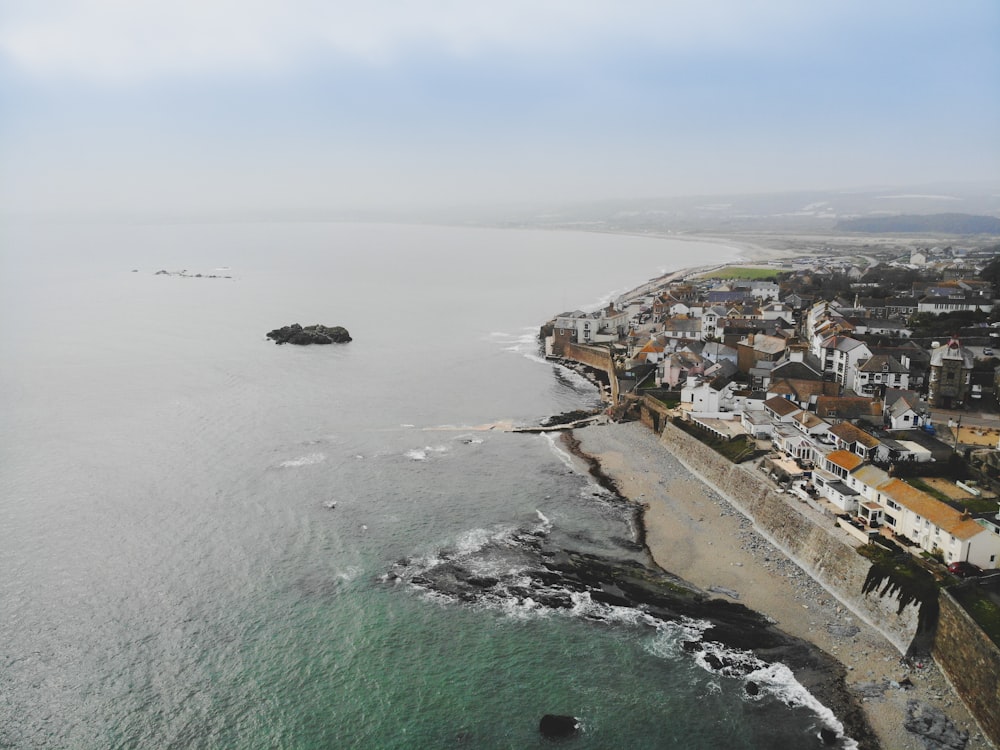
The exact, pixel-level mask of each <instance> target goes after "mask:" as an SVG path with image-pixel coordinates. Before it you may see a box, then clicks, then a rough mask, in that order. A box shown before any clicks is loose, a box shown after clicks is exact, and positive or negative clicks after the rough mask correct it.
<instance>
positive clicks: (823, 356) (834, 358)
mask: <svg viewBox="0 0 1000 750" xmlns="http://www.w3.org/2000/svg"><path fill="white" fill-rule="evenodd" d="M817 356H818V357H819V359H820V361H821V362H822V363H823V372H824V373H826V374H829V375H830V376H831V377H832V378H833V379H834V380H835V381H837V382H838V383H840V384H841V385H842V386H844V387H845V388H849V389H852V390H853V389H854V372H855V366H856V365H857V363H858V360H860V359H870V358H871V356H872V351H871V349H869V348H868V345H867V344H865V343H864V342H863V341H858V340H857V339H852V338H849V337H847V336H830V337H829V338H827V339H825V340H824V341H823V343H822V344H821V345H820V347H819V353H818V354H817Z"/></svg>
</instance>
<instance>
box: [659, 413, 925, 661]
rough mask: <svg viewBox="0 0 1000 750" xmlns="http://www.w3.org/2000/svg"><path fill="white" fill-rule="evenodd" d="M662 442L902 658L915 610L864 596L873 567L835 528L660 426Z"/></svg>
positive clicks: (696, 443)
mask: <svg viewBox="0 0 1000 750" xmlns="http://www.w3.org/2000/svg"><path fill="white" fill-rule="evenodd" d="M662 430H663V431H662V433H661V436H660V440H661V442H662V443H663V445H664V447H665V448H666V449H667V450H668V451H669V452H670V453H672V454H673V455H674V456H675V457H676V458H677V459H678V460H679V461H680V462H681V463H682V464H684V466H685V467H686V468H687V469H688V470H690V471H691V472H692V473H694V474H695V475H697V476H698V477H699V478H700V479H701V480H702V481H704V482H705V483H706V484H708V485H709V486H710V487H712V488H713V489H715V490H716V491H717V492H719V493H720V494H722V495H724V496H725V497H726V498H727V499H728V500H729V501H730V502H731V503H732V504H733V505H734V506H735V507H736V508H737V509H738V510H740V511H741V512H742V513H743V514H744V515H746V516H747V517H748V518H750V520H752V521H753V523H754V525H755V526H756V528H757V529H758V531H760V533H761V534H762V535H763V536H764V537H765V538H767V539H768V540H769V541H770V542H771V543H772V544H774V545H775V546H776V547H777V548H778V549H780V550H781V551H782V552H784V553H785V554H786V555H787V556H788V557H789V558H791V559H792V560H793V561H794V562H795V563H796V564H797V565H799V567H801V568H802V569H803V570H804V571H805V572H806V573H808V574H809V575H810V576H811V577H812V578H813V579H815V580H816V581H817V582H819V583H820V584H821V585H822V586H823V587H824V588H825V589H827V590H828V591H829V592H830V593H831V594H833V595H834V596H836V597H837V599H839V600H840V601H841V602H842V603H843V604H844V605H845V606H847V607H848V608H849V609H850V610H851V611H852V612H854V614H855V615H856V616H857V617H859V618H860V619H862V620H864V621H865V622H867V623H868V624H869V625H871V626H872V627H873V628H875V629H876V630H878V631H879V632H881V633H882V634H883V635H884V636H885V637H886V638H887V639H888V640H889V641H890V642H891V643H892V644H893V645H894V646H895V647H896V648H897V649H899V651H900V653H906V651H907V649H908V648H909V646H910V644H911V642H912V641H913V639H914V636H915V635H916V633H917V625H918V615H919V607H918V605H917V604H916V603H912V604H908V605H906V606H905V607H903V608H902V611H899V609H900V606H899V605H900V603H899V600H898V599H897V598H896V595H895V594H893V593H888V594H885V595H880V594H879V592H878V591H875V592H872V593H871V594H869V595H867V596H866V595H865V594H864V593H863V589H864V585H865V581H866V580H867V578H868V572H869V570H870V568H871V563H870V562H869V561H868V560H867V559H865V558H864V557H862V556H861V555H859V554H857V552H856V551H855V550H854V549H853V548H852V547H849V546H847V545H845V544H844V543H843V542H842V541H841V540H839V539H837V538H835V537H834V535H833V534H834V530H835V526H834V523H833V520H832V519H831V520H830V523H829V528H826V527H824V526H822V525H818V524H816V523H814V522H812V521H811V520H810V519H808V518H806V517H804V516H803V515H802V514H801V513H799V512H798V510H797V509H796V508H795V507H794V506H793V505H791V504H790V503H789V501H788V500H787V497H788V496H787V495H783V494H782V493H780V492H778V491H776V490H775V489H774V488H773V486H772V485H771V484H770V483H768V481H767V480H766V479H765V478H764V477H763V476H760V477H758V476H755V475H754V474H753V473H752V472H750V471H746V470H745V469H742V468H740V467H739V466H736V465H735V464H732V463H730V462H729V461H728V460H727V459H726V458H724V457H723V456H720V455H719V454H718V453H716V452H715V451H714V450H712V449H711V448H709V447H708V446H706V445H705V444H703V443H701V442H699V441H698V440H697V439H696V438H694V437H692V436H690V435H688V434H687V433H685V432H682V431H681V430H679V429H678V428H676V427H674V426H673V425H672V424H669V423H667V424H665V425H663V426H662Z"/></svg>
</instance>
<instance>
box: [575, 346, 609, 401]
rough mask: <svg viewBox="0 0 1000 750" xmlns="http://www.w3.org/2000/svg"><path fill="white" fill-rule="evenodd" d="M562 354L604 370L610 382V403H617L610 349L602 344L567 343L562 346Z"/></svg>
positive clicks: (588, 365)
mask: <svg viewBox="0 0 1000 750" xmlns="http://www.w3.org/2000/svg"><path fill="white" fill-rule="evenodd" d="M563 356H564V357H565V358H566V359H572V360H574V361H576V362H579V363H581V364H584V365H587V367H593V368H594V369H595V370H603V371H604V372H606V373H607V374H608V381H609V382H610V384H611V403H612V404H617V403H618V376H617V375H616V374H615V363H614V360H612V358H611V350H610V349H608V348H607V347H604V346H587V345H586V344H573V343H567V344H566V345H565V346H564V348H563Z"/></svg>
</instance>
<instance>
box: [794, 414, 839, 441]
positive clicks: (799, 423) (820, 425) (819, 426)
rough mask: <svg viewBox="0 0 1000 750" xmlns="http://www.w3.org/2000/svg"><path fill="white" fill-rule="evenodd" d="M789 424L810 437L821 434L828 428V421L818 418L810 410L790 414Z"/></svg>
mask: <svg viewBox="0 0 1000 750" xmlns="http://www.w3.org/2000/svg"><path fill="white" fill-rule="evenodd" d="M791 424H792V426H793V427H795V428H796V429H797V430H798V431H799V432H801V433H802V434H804V435H809V436H810V437H816V436H817V435H822V434H824V433H825V432H827V431H828V430H829V429H830V423H829V422H827V421H826V420H824V419H820V418H819V417H817V416H816V415H815V414H813V413H812V412H811V411H800V412H797V413H795V414H793V415H792V419H791Z"/></svg>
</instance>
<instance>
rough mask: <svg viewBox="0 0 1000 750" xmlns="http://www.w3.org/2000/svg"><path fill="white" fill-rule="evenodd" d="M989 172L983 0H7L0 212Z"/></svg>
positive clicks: (995, 152)
mask: <svg viewBox="0 0 1000 750" xmlns="http://www.w3.org/2000/svg"><path fill="white" fill-rule="evenodd" d="M997 178H1000V2H998V0H941V1H940V2H938V1H930V0H864V1H863V2H861V1H855V0H715V1H714V2H713V1H712V0H691V1H690V2H673V1H670V0H660V1H659V2H653V1H651V0H637V1H636V2H629V1H628V0H614V1H612V0H609V1H608V2H603V1H601V0H565V1H563V0H553V1H551V2H545V1H544V0H532V1H531V2H528V1H527V0H502V1H501V0H492V1H491V2H488V3H487V2H476V1H475V0H452V1H447V0H439V1H436V2H435V1H433V0H412V1H410V2H403V1H402V0H399V1H397V2H384V1H383V2H380V1H379V0H364V2H362V1H361V0H352V2H350V3H348V2H341V1H340V0H0V202H2V206H3V207H4V209H6V210H14V211H22V210H35V209H42V210H67V209H69V210H74V211H82V212H90V211H99V212H104V211H133V210H165V211H197V212H205V211H216V210H244V209H248V210H255V209H263V210H270V211H274V210H279V211H280V210H315V209H329V210H334V211H336V210H343V209H353V208H367V207H383V206H385V207H390V208H395V207H420V206H424V205H439V204H444V205H447V204H476V203H480V204H488V203H492V202H507V201H535V200H545V201H551V200H557V201H561V200H576V199H600V198H629V197H655V196H670V195H689V194H721V193H729V192H768V191H779V190H786V189H799V188H849V187H863V186H872V185H907V184H922V183H929V182H933V181H938V180H989V179H994V180H995V179H997Z"/></svg>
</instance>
